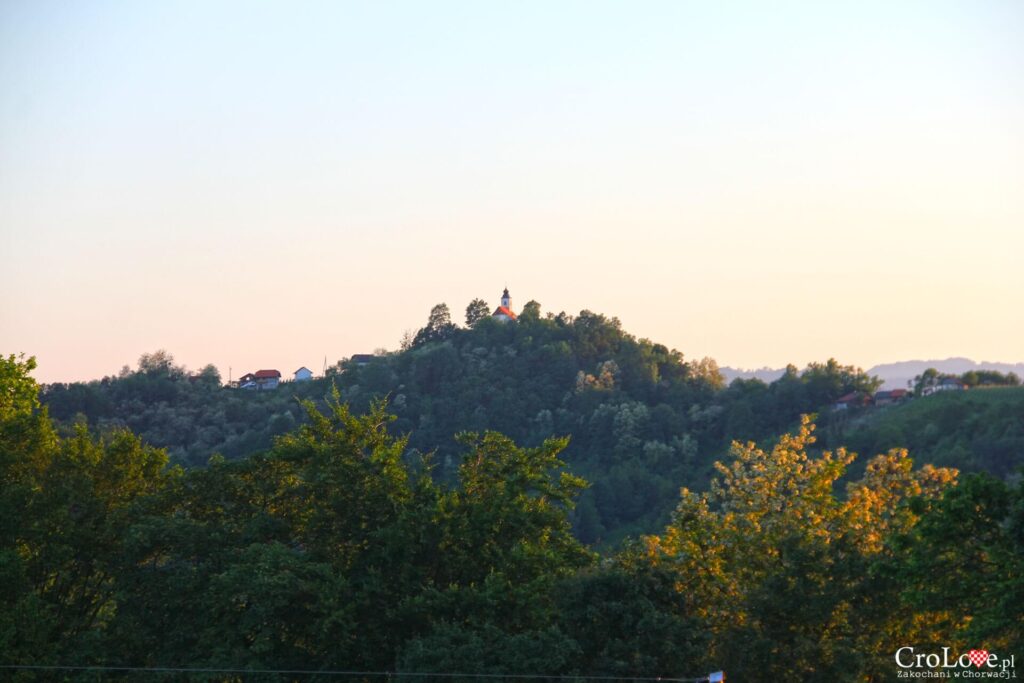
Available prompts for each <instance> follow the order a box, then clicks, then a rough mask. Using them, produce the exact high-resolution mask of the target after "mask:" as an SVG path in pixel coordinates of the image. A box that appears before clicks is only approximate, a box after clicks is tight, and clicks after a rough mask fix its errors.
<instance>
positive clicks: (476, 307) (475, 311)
mask: <svg viewBox="0 0 1024 683" xmlns="http://www.w3.org/2000/svg"><path fill="white" fill-rule="evenodd" d="M490 316H491V309H490V307H489V306H488V305H487V302H486V301H484V300H483V299H473V300H472V301H470V302H469V305H468V306H466V327H475V326H476V324H477V323H478V322H480V321H481V320H486V319H487V318H489V317H490Z"/></svg>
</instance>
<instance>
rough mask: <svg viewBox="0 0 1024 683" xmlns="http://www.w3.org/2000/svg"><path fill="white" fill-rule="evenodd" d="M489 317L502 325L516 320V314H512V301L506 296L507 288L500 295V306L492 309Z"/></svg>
mask: <svg viewBox="0 0 1024 683" xmlns="http://www.w3.org/2000/svg"><path fill="white" fill-rule="evenodd" d="M491 317H492V318H494V319H495V320H500V321H501V322H503V323H504V322H508V321H510V320H515V319H516V314H515V313H513V312H512V299H511V298H510V297H509V295H508V287H506V288H505V291H504V292H502V293H501V305H500V306H498V307H497V308H496V309H494V313H491Z"/></svg>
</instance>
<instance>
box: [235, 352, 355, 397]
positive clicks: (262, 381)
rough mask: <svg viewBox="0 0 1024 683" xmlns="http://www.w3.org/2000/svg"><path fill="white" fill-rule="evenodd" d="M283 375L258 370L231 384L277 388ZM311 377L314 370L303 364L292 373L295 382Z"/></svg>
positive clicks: (251, 387)
mask: <svg viewBox="0 0 1024 683" xmlns="http://www.w3.org/2000/svg"><path fill="white" fill-rule="evenodd" d="M374 358H375V356H374V355H373V354H372V353H357V354H355V355H353V356H352V357H351V358H349V361H348V362H349V363H350V364H355V365H366V364H367V363H369V362H370V361H372V360H373V359H374ZM281 377H282V375H281V372H280V371H279V370H257V371H256V372H247V373H245V374H244V375H242V376H241V377H239V378H238V381H237V382H231V385H230V386H232V387H233V388H236V389H246V390H248V391H262V390H266V389H277V387H278V386H280V384H281V382H282V379H281ZM311 379H313V371H312V370H310V369H309V368H307V367H306V366H302V367H301V368H299V369H298V370H296V371H295V372H293V373H292V381H293V382H308V381H309V380H311Z"/></svg>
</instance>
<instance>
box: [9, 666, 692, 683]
mask: <svg viewBox="0 0 1024 683" xmlns="http://www.w3.org/2000/svg"><path fill="white" fill-rule="evenodd" d="M0 669H8V670H18V669H21V670H30V671H109V672H123V673H133V672H134V673H197V674H199V673H220V674H290V675H305V676H383V677H386V678H402V677H407V678H411V677H415V676H421V677H427V678H481V679H491V680H493V679H496V678H515V679H531V680H538V679H543V680H570V681H579V680H587V681H663V682H664V683H700V682H701V681H707V680H708V677H707V676H701V677H699V678H673V677H666V676H569V675H550V676H548V675H544V674H471V673H458V672H437V671H431V672H422V673H420V672H415V671H343V670H330V669H323V670H315V669H202V668H193V667H175V666H74V665H69V666H62V665H57V664H0Z"/></svg>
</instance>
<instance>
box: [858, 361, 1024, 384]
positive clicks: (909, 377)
mask: <svg viewBox="0 0 1024 683" xmlns="http://www.w3.org/2000/svg"><path fill="white" fill-rule="evenodd" d="M928 368H935V369H936V370H938V371H939V372H941V373H947V374H950V375H962V374H964V373H965V372H968V371H970V370H996V371H998V372H1001V373H1003V374H1006V373H1008V372H1013V373H1015V374H1016V375H1017V376H1019V377H1024V363H993V362H989V361H982V362H981V363H978V362H976V361H973V360H971V359H970V358H947V359H945V360H907V361H902V362H899V363H884V364H882V365H876V366H875V367H873V368H871V369H870V370H868V371H867V372H868V374H869V375H875V376H877V377H879V378H880V379H882V380H883V381H884V382H885V387H886V388H890V389H905V388H906V386H907V382H912V381H913V380H914V377H916V376H917V375H920V374H921V373H922V372H924V371H925V370H927V369H928Z"/></svg>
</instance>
